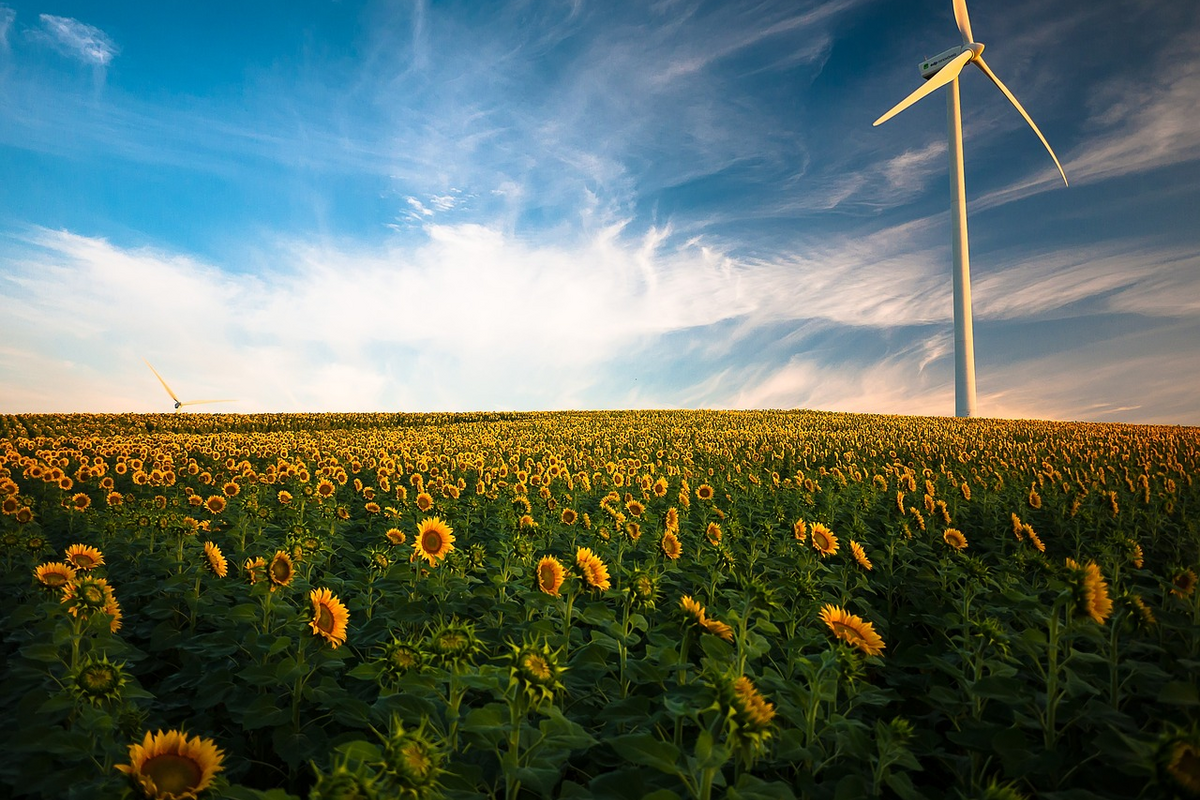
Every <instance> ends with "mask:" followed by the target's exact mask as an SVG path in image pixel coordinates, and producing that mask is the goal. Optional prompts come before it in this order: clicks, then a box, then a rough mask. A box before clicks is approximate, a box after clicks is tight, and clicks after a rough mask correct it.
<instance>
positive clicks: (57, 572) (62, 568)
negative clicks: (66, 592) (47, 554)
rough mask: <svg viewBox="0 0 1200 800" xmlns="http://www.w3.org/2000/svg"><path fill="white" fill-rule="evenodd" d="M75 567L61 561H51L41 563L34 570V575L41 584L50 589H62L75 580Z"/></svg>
mask: <svg viewBox="0 0 1200 800" xmlns="http://www.w3.org/2000/svg"><path fill="white" fill-rule="evenodd" d="M75 575H76V572H75V568H74V567H72V566H70V565H68V564H64V563H62V562H61V561H51V562H47V563H45V564H39V565H38V567H37V569H35V570H34V571H33V576H34V577H35V578H37V579H38V581H40V582H41V584H42V585H43V586H45V587H48V588H50V589H61V588H63V587H64V586H66V585H67V584H68V583H70V582H71V581H73V580H75Z"/></svg>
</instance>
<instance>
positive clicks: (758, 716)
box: [727, 675, 775, 744]
mask: <svg viewBox="0 0 1200 800" xmlns="http://www.w3.org/2000/svg"><path fill="white" fill-rule="evenodd" d="M731 688H732V693H731V695H732V696H730V697H729V699H728V701H727V702H728V705H729V706H730V709H731V710H732V711H733V714H734V717H733V718H734V721H735V722H736V723H737V733H738V734H739V735H740V736H742V737H748V736H752V737H753V740H754V741H755V743H756V744H761V743H762V742H764V741H765V740H766V739H767V738H768V737H769V735H770V734H769V733H768V731H769V729H770V727H771V722H772V721H773V720H774V719H775V705H774V704H773V703H768V702H767V700H766V698H764V697H763V696H762V694H760V693H759V691H758V689H757V688H756V687H755V686H754V682H753V681H751V680H750V679H749V678H747V677H746V676H745V675H742V676H741V677H739V678H738V679H737V680H736V681H734V682H733V686H732V687H731Z"/></svg>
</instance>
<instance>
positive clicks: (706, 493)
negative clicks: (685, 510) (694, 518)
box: [696, 483, 713, 500]
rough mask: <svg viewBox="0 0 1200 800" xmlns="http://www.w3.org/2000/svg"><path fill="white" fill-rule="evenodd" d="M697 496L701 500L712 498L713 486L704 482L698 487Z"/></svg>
mask: <svg viewBox="0 0 1200 800" xmlns="http://www.w3.org/2000/svg"><path fill="white" fill-rule="evenodd" d="M696 498H697V499H699V500H712V499H713V488H712V487H711V486H709V485H708V484H707V483H702V484H700V485H699V486H697V487H696Z"/></svg>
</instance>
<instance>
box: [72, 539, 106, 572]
mask: <svg viewBox="0 0 1200 800" xmlns="http://www.w3.org/2000/svg"><path fill="white" fill-rule="evenodd" d="M67 561H69V562H71V566H73V567H75V569H83V570H88V569H93V568H95V567H102V566H104V554H103V553H101V552H100V551H99V550H97V549H96V548H94V547H92V546H91V545H86V544H73V545H71V546H70V547H68V548H67Z"/></svg>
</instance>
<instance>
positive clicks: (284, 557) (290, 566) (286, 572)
mask: <svg viewBox="0 0 1200 800" xmlns="http://www.w3.org/2000/svg"><path fill="white" fill-rule="evenodd" d="M267 577H268V578H270V579H271V589H272V590H274V589H275V588H276V587H278V586H287V585H288V584H289V583H291V582H292V578H294V577H296V565H295V564H294V563H293V562H292V557H291V556H290V555H289V554H288V553H287V552H286V551H283V550H277V551H275V555H274V557H272V558H271V563H270V564H269V565H268V566H267Z"/></svg>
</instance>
